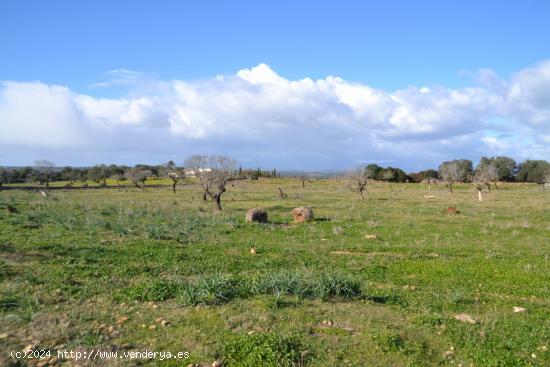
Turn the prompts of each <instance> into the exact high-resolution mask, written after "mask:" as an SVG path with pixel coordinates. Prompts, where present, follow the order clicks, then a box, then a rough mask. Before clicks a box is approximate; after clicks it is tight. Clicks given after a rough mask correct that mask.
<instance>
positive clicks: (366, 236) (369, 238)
mask: <svg viewBox="0 0 550 367" xmlns="http://www.w3.org/2000/svg"><path fill="white" fill-rule="evenodd" d="M365 238H366V239H367V240H375V239H376V238H378V236H377V235H375V234H366V235H365Z"/></svg>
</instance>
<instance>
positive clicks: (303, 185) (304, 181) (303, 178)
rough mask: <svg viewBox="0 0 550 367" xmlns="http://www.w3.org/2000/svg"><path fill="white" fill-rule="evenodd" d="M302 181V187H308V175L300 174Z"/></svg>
mask: <svg viewBox="0 0 550 367" xmlns="http://www.w3.org/2000/svg"><path fill="white" fill-rule="evenodd" d="M300 181H302V188H304V189H305V188H306V182H307V181H309V178H308V177H307V176H305V175H304V176H300Z"/></svg>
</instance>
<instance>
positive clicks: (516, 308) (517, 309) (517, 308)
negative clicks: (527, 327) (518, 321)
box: [514, 306, 527, 313]
mask: <svg viewBox="0 0 550 367" xmlns="http://www.w3.org/2000/svg"><path fill="white" fill-rule="evenodd" d="M525 311H527V309H526V308H524V307H517V306H514V312H516V313H518V312H525Z"/></svg>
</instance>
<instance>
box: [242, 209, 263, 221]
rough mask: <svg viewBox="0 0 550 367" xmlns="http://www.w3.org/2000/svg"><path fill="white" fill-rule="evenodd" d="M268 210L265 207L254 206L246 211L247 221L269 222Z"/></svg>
mask: <svg viewBox="0 0 550 367" xmlns="http://www.w3.org/2000/svg"><path fill="white" fill-rule="evenodd" d="M267 220H268V218H267V212H266V211H265V210H264V209H260V208H252V209H248V211H247V212H246V221H247V222H249V223H252V222H258V223H267Z"/></svg>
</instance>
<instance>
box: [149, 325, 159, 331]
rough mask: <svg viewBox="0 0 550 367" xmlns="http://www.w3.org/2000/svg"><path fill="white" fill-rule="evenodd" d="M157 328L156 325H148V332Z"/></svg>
mask: <svg viewBox="0 0 550 367" xmlns="http://www.w3.org/2000/svg"><path fill="white" fill-rule="evenodd" d="M156 328H157V326H156V325H149V330H155V329H156Z"/></svg>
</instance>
